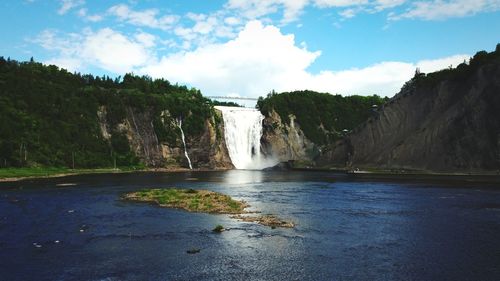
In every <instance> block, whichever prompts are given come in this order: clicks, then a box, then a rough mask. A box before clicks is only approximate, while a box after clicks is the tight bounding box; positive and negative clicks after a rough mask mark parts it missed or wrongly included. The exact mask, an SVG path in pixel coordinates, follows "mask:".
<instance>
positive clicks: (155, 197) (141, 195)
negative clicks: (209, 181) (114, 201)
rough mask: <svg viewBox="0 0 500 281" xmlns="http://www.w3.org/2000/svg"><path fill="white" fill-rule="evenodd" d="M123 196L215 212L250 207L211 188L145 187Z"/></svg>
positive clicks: (196, 210) (232, 211)
mask: <svg viewBox="0 0 500 281" xmlns="http://www.w3.org/2000/svg"><path fill="white" fill-rule="evenodd" d="M123 198H124V199H125V200H129V201H136V202H149V203H154V204H157V205H159V206H161V207H168V208H176V209H183V210H186V211H190V212H203V213H215V214H241V213H244V209H245V208H246V207H248V204H246V203H245V202H243V201H237V200H234V199H232V198H231V197H230V196H228V195H224V194H221V193H217V192H213V191H209V190H195V189H178V188H164V189H144V190H140V191H137V192H131V193H127V194H125V195H124V196H123Z"/></svg>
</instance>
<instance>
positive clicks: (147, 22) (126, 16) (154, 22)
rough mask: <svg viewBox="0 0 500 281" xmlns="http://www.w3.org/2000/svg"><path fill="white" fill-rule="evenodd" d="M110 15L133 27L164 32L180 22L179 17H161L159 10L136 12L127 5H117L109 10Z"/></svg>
mask: <svg viewBox="0 0 500 281" xmlns="http://www.w3.org/2000/svg"><path fill="white" fill-rule="evenodd" d="M108 13H109V14H110V15H113V16H116V17H118V19H120V20H121V21H124V22H127V23H129V24H132V25H137V26H145V27H150V28H157V29H162V30H169V29H171V28H172V27H173V26H174V25H175V23H176V22H177V21H178V20H179V16H177V15H165V16H162V17H159V16H158V14H159V11H158V10H157V9H147V10H143V11H134V10H132V9H130V8H129V6H127V5H125V4H119V5H115V6H113V7H111V8H109V9H108Z"/></svg>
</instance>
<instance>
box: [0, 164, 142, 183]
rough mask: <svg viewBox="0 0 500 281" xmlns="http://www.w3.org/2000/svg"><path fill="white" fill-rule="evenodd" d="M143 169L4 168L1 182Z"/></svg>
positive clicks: (0, 177) (1, 171)
mask: <svg viewBox="0 0 500 281" xmlns="http://www.w3.org/2000/svg"><path fill="white" fill-rule="evenodd" d="M143 170H144V169H142V168H98V169H69V168H56V167H47V168H45V167H44V168H4V169H0V182H9V181H20V180H25V179H36V178H57V177H65V176H72V175H83V174H103V173H128V172H136V171H143Z"/></svg>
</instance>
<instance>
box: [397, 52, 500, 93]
mask: <svg viewBox="0 0 500 281" xmlns="http://www.w3.org/2000/svg"><path fill="white" fill-rule="evenodd" d="M495 61H497V62H498V61H500V44H497V46H496V48H495V51H493V52H490V53H488V52H487V51H480V52H477V53H476V54H475V55H474V56H473V57H472V58H470V60H469V61H468V62H467V61H464V62H463V63H461V64H459V65H457V66H456V67H455V68H453V67H452V66H450V67H449V68H447V69H443V70H440V71H436V72H433V73H428V74H425V73H421V72H420V70H418V69H417V71H416V72H415V77H413V79H412V80H410V81H408V82H407V83H406V84H405V86H404V87H403V88H405V87H410V86H412V85H414V86H418V87H429V88H431V87H434V86H435V85H436V84H437V83H440V82H442V81H445V80H450V81H463V80H464V79H469V78H471V77H472V75H471V74H472V73H474V72H475V71H476V70H477V69H479V68H480V67H481V66H483V65H485V64H488V63H491V62H495Z"/></svg>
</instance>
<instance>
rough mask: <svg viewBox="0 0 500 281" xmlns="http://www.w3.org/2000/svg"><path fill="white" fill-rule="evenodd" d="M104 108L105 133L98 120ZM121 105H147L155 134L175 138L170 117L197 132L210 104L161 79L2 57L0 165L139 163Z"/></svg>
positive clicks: (132, 108)
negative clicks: (113, 76)
mask: <svg viewBox="0 0 500 281" xmlns="http://www.w3.org/2000/svg"><path fill="white" fill-rule="evenodd" d="M103 110H104V113H105V114H102V116H103V117H104V118H105V122H106V123H107V124H108V126H107V127H109V129H110V132H109V134H110V136H109V137H108V138H105V137H103V134H102V130H101V128H100V123H99V120H98V118H99V117H98V115H99V114H98V113H99V112H101V113H102V111H103ZM127 112H132V114H133V112H141V113H148V115H149V116H151V120H152V123H154V131H155V133H156V136H157V138H158V141H159V142H166V143H175V142H177V141H178V135H179V131H178V129H177V128H176V126H175V123H174V119H177V118H180V119H182V120H183V129H184V131H185V133H186V135H189V136H197V135H200V134H201V133H202V132H203V130H204V126H205V120H206V119H207V118H208V117H209V116H212V115H213V107H212V105H211V102H210V100H208V99H206V98H204V97H203V96H202V95H201V93H200V92H199V91H198V90H196V89H188V88H187V87H185V86H178V85H172V84H170V83H169V82H168V81H167V80H164V79H156V80H153V79H151V78H150V77H147V76H143V77H138V76H134V75H132V74H127V75H125V76H124V77H123V79H120V78H118V79H114V80H113V79H111V78H109V77H96V76H92V75H81V74H78V73H76V74H73V73H69V72H68V71H66V70H64V69H59V68H58V67H57V66H54V65H50V66H45V65H42V64H41V63H36V62H34V61H33V60H31V61H30V62H17V61H14V60H10V59H7V60H6V59H4V58H3V57H0V116H1V118H0V167H20V166H40V165H41V166H66V167H72V166H76V167H79V168H82V167H105V166H108V167H109V166H113V165H114V164H115V162H116V164H117V165H119V166H130V165H137V164H139V159H138V158H137V155H136V154H134V153H133V152H132V151H131V150H130V145H129V140H128V139H127V136H126V135H125V133H124V130H120V129H119V128H120V126H121V125H120V124H121V123H122V122H123V121H124V119H125V117H126V115H127ZM165 113H166V114H165ZM132 116H133V115H132Z"/></svg>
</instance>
